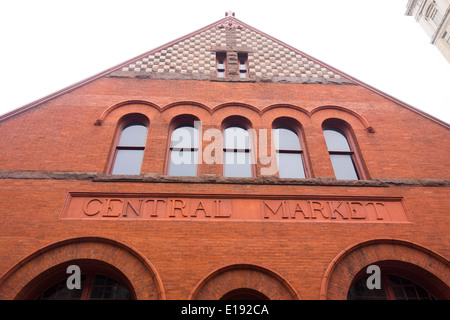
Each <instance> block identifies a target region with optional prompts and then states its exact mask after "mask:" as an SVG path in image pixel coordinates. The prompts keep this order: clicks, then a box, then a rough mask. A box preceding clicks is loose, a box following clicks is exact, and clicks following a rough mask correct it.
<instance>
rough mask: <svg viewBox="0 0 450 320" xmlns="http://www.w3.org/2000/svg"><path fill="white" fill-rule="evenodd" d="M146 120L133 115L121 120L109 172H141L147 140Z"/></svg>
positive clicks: (128, 173) (136, 173)
mask: <svg viewBox="0 0 450 320" xmlns="http://www.w3.org/2000/svg"><path fill="white" fill-rule="evenodd" d="M147 127H148V122H147V121H142V120H141V119H139V118H136V117H134V119H133V120H132V121H130V120H129V121H123V123H122V125H121V126H120V127H119V129H120V130H119V132H120V136H119V138H118V141H117V143H116V145H115V150H114V157H113V164H112V169H111V174H125V175H138V174H140V173H141V166H142V160H143V158H144V150H145V144H146V141H147V129H148V128H147Z"/></svg>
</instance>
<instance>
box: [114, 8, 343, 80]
mask: <svg viewBox="0 0 450 320" xmlns="http://www.w3.org/2000/svg"><path fill="white" fill-rule="evenodd" d="M217 48H221V50H225V49H224V48H226V50H232V51H237V52H246V53H247V54H248V67H249V76H250V79H256V80H257V79H261V78H265V79H267V78H275V77H278V78H287V79H292V78H296V79H298V78H304V79H321V80H325V81H327V80H339V79H341V78H342V76H341V75H339V74H336V73H335V72H334V71H333V70H330V68H328V67H326V66H323V65H321V64H320V63H318V62H316V61H313V60H311V59H310V58H308V57H306V56H303V55H302V54H301V52H299V51H295V50H292V49H291V48H289V47H288V46H286V45H283V44H282V43H281V42H278V41H276V40H275V39H271V38H269V37H267V36H265V35H264V34H263V33H261V32H258V30H256V29H253V28H251V27H249V26H246V25H244V26H243V25H242V24H240V22H239V20H237V19H235V18H232V17H230V18H228V20H225V21H220V22H219V23H216V24H214V25H212V26H211V27H209V28H207V29H202V30H200V31H198V32H196V33H193V34H192V35H191V36H189V37H187V38H186V37H185V38H181V40H180V41H179V42H176V43H171V45H168V46H167V47H163V49H161V50H159V51H157V52H150V53H149V54H148V55H147V56H145V57H144V58H141V59H139V60H137V61H135V62H133V63H130V64H128V65H126V66H123V67H122V69H121V71H122V76H124V74H126V75H127V76H133V73H139V74H140V75H141V76H142V75H144V76H145V74H151V75H152V77H155V76H156V77H157V75H158V74H166V75H167V74H184V75H192V76H193V77H194V76H195V75H203V76H206V77H209V78H212V77H215V75H216V70H215V68H216V65H215V64H216V50H217ZM341 80H342V79H341Z"/></svg>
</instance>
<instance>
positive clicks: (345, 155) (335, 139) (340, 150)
mask: <svg viewBox="0 0 450 320" xmlns="http://www.w3.org/2000/svg"><path fill="white" fill-rule="evenodd" d="M323 134H324V136H325V141H326V144H327V147H328V152H329V154H330V158H331V163H332V165H333V169H334V174H335V176H336V179H341V180H358V179H359V175H358V172H357V170H356V167H355V162H354V152H353V150H352V149H351V148H350V144H349V142H348V140H347V137H346V135H345V133H344V131H342V130H340V129H338V128H333V127H330V128H326V129H324V130H323Z"/></svg>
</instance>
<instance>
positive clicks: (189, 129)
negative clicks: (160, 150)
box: [172, 125, 199, 148]
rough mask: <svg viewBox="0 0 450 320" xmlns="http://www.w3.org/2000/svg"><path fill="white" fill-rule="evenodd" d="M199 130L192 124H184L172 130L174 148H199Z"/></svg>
mask: <svg viewBox="0 0 450 320" xmlns="http://www.w3.org/2000/svg"><path fill="white" fill-rule="evenodd" d="M198 138H199V137H198V130H197V129H196V128H195V127H193V126H191V125H183V126H181V127H178V128H176V129H175V130H174V131H173V132H172V147H173V148H197V147H198Z"/></svg>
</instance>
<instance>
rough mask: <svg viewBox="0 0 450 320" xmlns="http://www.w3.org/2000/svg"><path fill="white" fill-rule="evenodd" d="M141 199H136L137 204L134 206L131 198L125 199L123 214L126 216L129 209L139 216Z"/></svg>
mask: <svg viewBox="0 0 450 320" xmlns="http://www.w3.org/2000/svg"><path fill="white" fill-rule="evenodd" d="M142 202H143V200H142V199H139V200H138V203H139V204H138V205H137V206H134V205H132V203H131V200H127V204H126V206H125V210H124V212H123V216H124V217H127V216H128V209H131V210H130V211H131V212H133V213H134V214H135V215H136V216H139V215H140V214H141V209H142Z"/></svg>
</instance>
